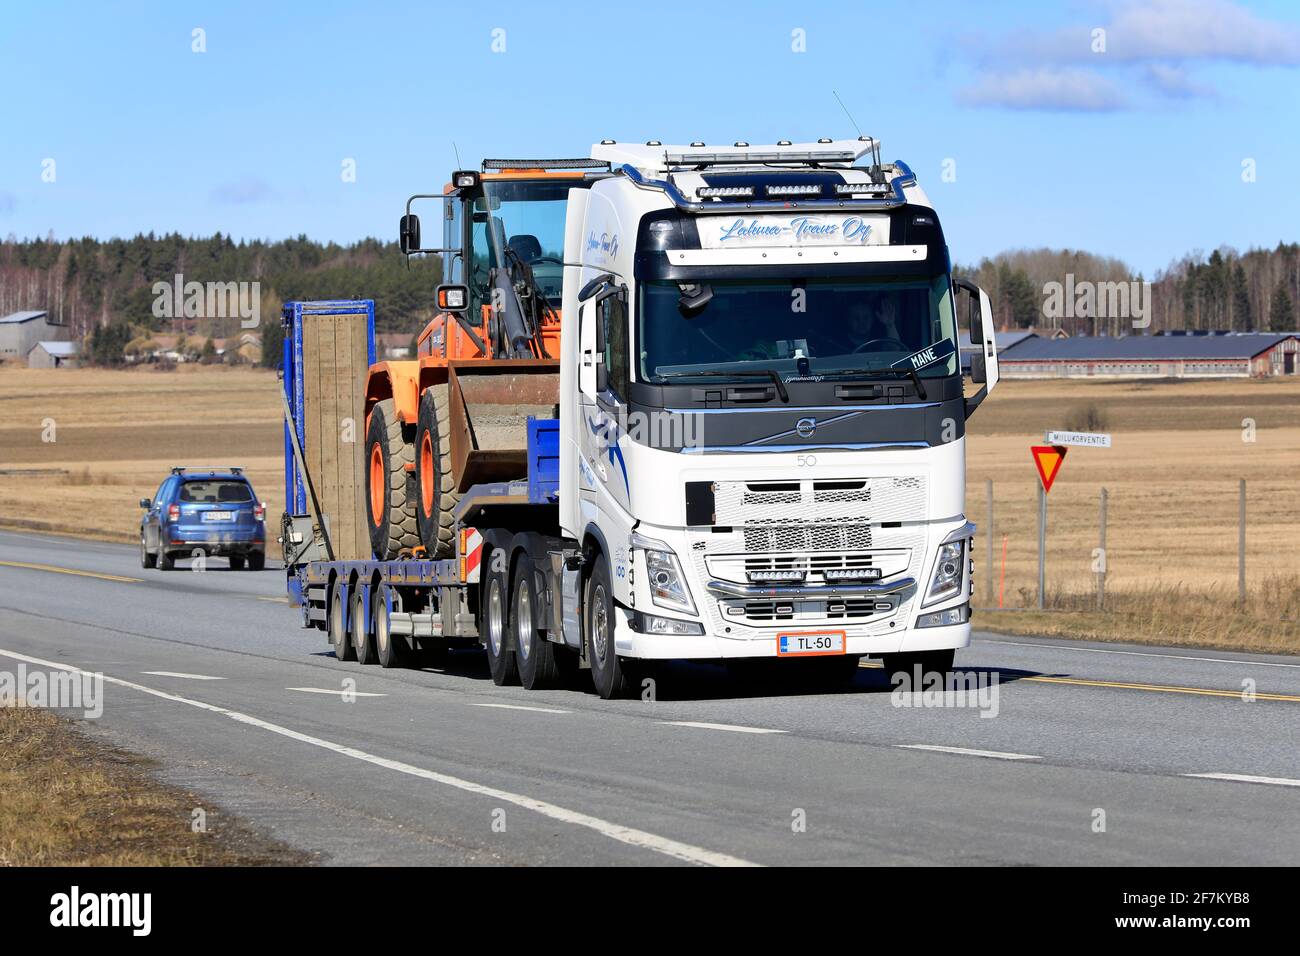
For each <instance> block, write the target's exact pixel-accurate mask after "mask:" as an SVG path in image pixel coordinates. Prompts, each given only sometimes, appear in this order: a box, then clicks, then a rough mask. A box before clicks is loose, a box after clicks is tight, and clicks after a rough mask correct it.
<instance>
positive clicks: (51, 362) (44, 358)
mask: <svg viewBox="0 0 1300 956" xmlns="http://www.w3.org/2000/svg"><path fill="white" fill-rule="evenodd" d="M76 364H77V343H76V342H37V343H36V344H35V345H33V346H32V349H31V351H30V352H28V353H27V367H28V368H73V367H75V366H76Z"/></svg>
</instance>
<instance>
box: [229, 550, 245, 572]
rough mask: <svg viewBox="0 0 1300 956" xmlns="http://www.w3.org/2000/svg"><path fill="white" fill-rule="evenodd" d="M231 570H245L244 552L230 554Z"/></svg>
mask: <svg viewBox="0 0 1300 956" xmlns="http://www.w3.org/2000/svg"><path fill="white" fill-rule="evenodd" d="M230 570H232V571H242V570H244V556H243V555H242V554H232V555H231V556H230Z"/></svg>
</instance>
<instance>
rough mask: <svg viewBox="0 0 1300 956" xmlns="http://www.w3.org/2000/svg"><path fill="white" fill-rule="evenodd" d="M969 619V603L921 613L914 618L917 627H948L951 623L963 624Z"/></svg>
mask: <svg viewBox="0 0 1300 956" xmlns="http://www.w3.org/2000/svg"><path fill="white" fill-rule="evenodd" d="M968 620H970V605H969V604H959V605H957V606H956V607H950V608H947V609H945V610H942V611H933V612H931V613H929V614H922V615H921V616H920V617H918V618H917V619H916V626H917V627H948V626H950V625H952V624H965V623H966V622H967V621H968Z"/></svg>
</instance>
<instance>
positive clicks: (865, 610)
mask: <svg viewBox="0 0 1300 956" xmlns="http://www.w3.org/2000/svg"><path fill="white" fill-rule="evenodd" d="M721 604H722V616H723V618H724V619H725V620H727V621H731V622H733V623H743V624H751V625H754V624H756V625H763V624H820V623H825V622H827V621H866V620H867V619H869V618H872V617H877V616H879V617H887V616H889V615H890V614H892V612H893V611H894V609H895V608H896V607H897V606H898V601H897V599H896V598H892V599H889V600H885V599H881V598H853V599H850V600H839V599H836V600H831V601H826V600H812V601H806V600H800V601H766V600H765V601H724V602H721Z"/></svg>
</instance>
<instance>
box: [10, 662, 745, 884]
mask: <svg viewBox="0 0 1300 956" xmlns="http://www.w3.org/2000/svg"><path fill="white" fill-rule="evenodd" d="M0 656H4V657H12V658H13V659H14V660H20V661H26V662H27V663H29V664H39V665H40V666H42V667H50V668H53V669H55V670H62V671H71V672H73V673H78V674H89V673H91V672H90V671H83V670H82V669H81V668H79V667H73V666H71V665H68V664H59V663H56V662H54V661H46V660H42V659H41V658H39V657H29V656H28V655H26V654H19V653H17V652H15V651H7V650H4V649H2V648H0ZM103 680H104V682H105V683H107V684H115V685H117V686H118V687H127V688H130V689H131V690H138V691H140V692H141V693H143V694H150V695H152V696H154V697H158V698H160V699H162V700H170V701H172V702H174V703H177V704H186V705H188V706H190V707H197V708H198V709H200V710H206V711H208V712H209V713H213V714H219V715H220V716H222V717H229V718H230V719H231V720H234V721H237V722H239V723H241V724H247V725H248V726H250V727H258V728H260V729H262V730H268V731H270V732H271V733H273V734H279V735H280V736H282V737H288V738H289V739H290V740H297V741H299V742H301V743H305V744H310V745H311V746H313V747H320V748H321V749H323V750H329V751H331V752H333V753H337V754H341V755H343V756H345V757H351V758H353V759H354V760H361V761H364V762H366V763H370V764H374V765H375V766H377V767H384V768H385V769H388V770H395V771H397V772H398V773H404V774H407V775H409V776H412V777H419V778H421V779H423V780H429V781H432V782H433V783H441V784H443V785H445V786H448V787H453V788H455V789H457V790H463V791H465V792H466V793H473V794H477V795H479V796H484V797H491V798H492V799H493V800H500V801H503V802H505V803H513V804H514V805H515V806H518V807H523V808H524V809H526V810H532V811H533V812H534V813H539V814H541V815H542V816H544V817H549V818H551V819H552V820H558V821H560V822H561V823H569V824H572V825H574V826H580V827H585V828H587V829H589V830H593V831H595V832H596V833H599V834H600V835H601V836H605V837H608V838H609V839H611V840H617V841H618V842H619V843H626V844H628V845H629V846H635V847H640V848H642V849H645V850H650V851H652V852H654V853H660V854H663V855H664V856H669V857H672V858H673V859H675V860H682V861H684V862H686V863H699V864H702V865H704V866H760V865H761V864H758V863H751V862H750V861H748V860H742V859H740V858H739V857H735V856H728V855H727V854H725V853H715V852H714V851H712V850H706V849H703V848H702V847H698V846H692V845H691V844H689V843H680V842H678V841H677V840H670V839H668V838H667V837H661V836H658V835H656V834H654V833H648V832H646V831H645V830H637V829H634V828H632V827H625V826H622V825H621V824H617V823H611V822H609V821H608V820H602V819H600V818H599V817H593V816H588V815H587V814H585V813H579V812H577V811H575V810H568V809H565V808H564V807H561V806H557V805H556V804H554V803H547V802H546V801H544V800H536V799H534V798H532V797H529V796H525V795H523V794H518V793H511V792H510V791H508V790H498V789H496V788H495V787H487V786H484V785H483V784H480V783H474V782H473V781H472V780H463V779H461V778H460V777H453V776H451V775H450V774H445V773H437V772H436V771H433V770H425V769H424V768H422V767H416V766H412V765H411V764H409V763H402V762H401V761H398V760H389V759H388V758H387V757H378V756H375V755H374V754H370V753H366V752H365V751H364V750H358V749H356V748H355V747H347V746H344V745H343V744H336V743H334V742H332V741H329V740H324V739H322V738H320V737H312V736H310V735H309V734H303V733H299V732H298V731H296V730H290V729H289V728H288V727H281V726H280V725H279V724H273V723H271V722H270V721H266V720H262V719H260V718H258V717H252V716H250V715H248V714H243V713H240V712H239V711H236V710H229V709H227V708H225V707H219V706H217V705H216V704H209V703H206V702H204V701H201V700H195V699H193V698H191V697H181V696H179V695H178V694H171V693H168V692H167V691H162V690H157V689H155V688H153V687H146V686H144V685H143V684H137V683H134V682H133V681H128V680H123V679H122V678H120V677H109V676H108V675H104V676H103Z"/></svg>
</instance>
